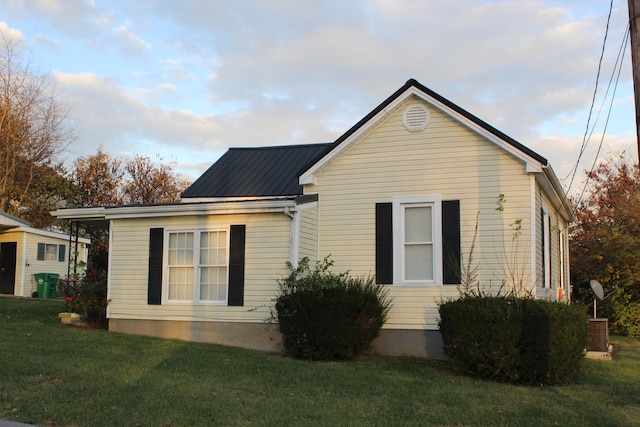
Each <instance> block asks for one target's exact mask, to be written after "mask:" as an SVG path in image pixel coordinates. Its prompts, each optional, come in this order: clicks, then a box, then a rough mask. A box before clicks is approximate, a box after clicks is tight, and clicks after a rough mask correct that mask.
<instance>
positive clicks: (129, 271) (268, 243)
mask: <svg viewBox="0 0 640 427" xmlns="http://www.w3.org/2000/svg"><path fill="white" fill-rule="evenodd" d="M290 223H291V219H290V218H289V217H288V216H286V215H284V214H282V213H280V214H250V215H208V216H207V215H201V216H182V217H168V218H140V219H116V220H112V225H111V230H112V231H111V245H112V247H111V263H112V264H111V265H112V266H113V268H112V270H111V277H110V282H109V297H110V298H111V303H110V305H109V317H110V318H112V319H147V320H186V321H220V322H264V321H267V320H268V319H269V317H270V315H271V307H272V306H273V298H274V297H275V295H276V291H277V286H276V279H279V278H281V277H283V276H284V275H285V274H286V273H287V269H286V265H285V262H286V261H287V260H288V259H289V243H290ZM240 224H244V225H246V246H245V284H244V306H243V307H229V306H220V305H194V304H173V303H168V304H162V305H148V304H147V280H148V277H147V276H148V268H149V229H150V228H156V227H161V228H164V229H165V230H166V229H194V228H199V229H205V228H215V227H228V226H230V225H240Z"/></svg>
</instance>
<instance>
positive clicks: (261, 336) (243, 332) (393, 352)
mask: <svg viewBox="0 0 640 427" xmlns="http://www.w3.org/2000/svg"><path fill="white" fill-rule="evenodd" d="M109 330H110V331H113V332H121V333H126V334H134V335H146V336H153V337H160V338H170V339H180V340H185V341H195V342H206V343H214V344H222V345H228V346H233V347H242V348H248V349H252V350H260V351H265V352H269V353H281V352H282V335H281V334H280V332H279V331H278V325H277V324H270V323H231V322H229V323H224V322H189V321H172V320H135V319H110V320H109ZM371 353H373V354H381V355H389V356H415V357H428V358H434V359H444V358H445V356H444V353H443V351H442V338H441V336H440V332H439V331H433V330H429V331H425V330H398V329H383V330H382V331H380V336H379V337H378V338H376V340H375V341H374V342H373V348H372V350H371Z"/></svg>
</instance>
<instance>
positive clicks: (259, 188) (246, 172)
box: [182, 143, 331, 198]
mask: <svg viewBox="0 0 640 427" xmlns="http://www.w3.org/2000/svg"><path fill="white" fill-rule="evenodd" d="M329 147H331V143H325V144H306V145H285V146H277V147H258V148H230V149H229V151H227V152H226V153H225V154H224V155H223V156H222V157H221V158H220V159H219V160H218V161H217V162H215V163H214V164H213V165H212V166H211V167H210V168H209V169H208V170H207V171H206V172H205V173H203V174H202V175H201V176H200V177H199V178H198V179H197V180H196V181H195V182H194V183H193V184H191V186H190V187H189V188H187V189H186V190H185V191H184V193H182V197H183V198H217V197H253V196H256V197H264V196H295V195H301V194H302V186H301V185H299V184H298V176H299V175H298V172H299V171H300V170H301V169H304V168H306V167H308V166H309V163H310V162H311V161H312V160H314V159H316V158H318V156H321V155H322V154H323V153H324V152H325V150H326V149H327V148H329Z"/></svg>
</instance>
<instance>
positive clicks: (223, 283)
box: [200, 267, 227, 302]
mask: <svg viewBox="0 0 640 427" xmlns="http://www.w3.org/2000/svg"><path fill="white" fill-rule="evenodd" d="M200 300H202V301H221V302H224V301H226V300H227V269H226V267H202V268H201V269H200Z"/></svg>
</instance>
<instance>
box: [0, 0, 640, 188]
mask: <svg viewBox="0 0 640 427" xmlns="http://www.w3.org/2000/svg"><path fill="white" fill-rule="evenodd" d="M608 10H609V2H608V1H604V0H600V1H595V0H575V1H573V0H567V1H562V0H559V1H532V0H511V1H489V0H484V1H470V0H459V1H456V2H449V1H447V2H444V1H441V0H422V1H418V0H397V1H394V0H373V1H357V0H340V1H333V0H331V1H323V2H318V1H305V0H273V1H259V0H254V1H249V0H246V1H245V0H238V1H233V2H230V1H222V0H220V1H215V0H181V1H179V2H178V1H171V0H164V1H162V0H123V1H119V0H4V1H2V2H1V3H0V30H1V31H3V32H4V33H5V34H9V35H11V36H13V37H17V38H18V39H19V40H21V41H22V46H23V47H24V49H25V52H30V54H31V60H32V61H33V62H34V63H35V65H36V66H37V68H38V69H39V70H40V71H42V72H48V73H50V74H51V77H52V79H53V80H54V81H55V84H56V90H57V94H58V96H59V98H60V99H61V100H62V101H63V102H65V103H66V104H67V105H68V106H69V108H70V110H69V117H70V118H71V121H72V124H73V126H74V127H75V133H76V135H77V140H76V141H75V142H74V144H73V145H72V146H71V147H70V149H69V152H68V153H67V156H68V158H70V159H73V158H74V157H77V156H82V155H87V154H93V153H95V152H96V150H97V148H98V147H99V146H100V145H102V146H103V148H104V149H105V151H107V152H108V153H110V154H111V155H113V156H121V155H127V154H134V153H135V154H140V155H145V156H149V157H152V158H155V157H156V155H159V156H161V157H162V158H164V159H165V160H166V161H176V162H177V169H178V170H179V171H180V172H182V173H183V174H185V175H186V176H187V177H189V178H190V179H194V178H195V177H197V176H198V175H199V174H200V173H201V172H203V171H204V170H205V169H206V168H207V167H208V166H210V165H211V164H212V163H213V162H214V161H215V160H217V159H218V158H219V157H220V156H221V155H222V154H223V153H224V152H225V151H226V149H227V148H229V147H236V146H262V145H283V144H300V143H312V142H328V141H332V140H334V139H335V138H337V137H338V136H339V135H340V134H341V133H343V132H344V131H346V130H347V129H348V128H349V127H351V126H352V125H353V124H354V123H355V122H357V121H358V120H359V119H360V118H362V117H363V116H364V115H366V114H367V113H368V112H369V111H370V110H372V109H373V108H375V107H376V106H377V105H378V104H379V103H380V102H382V101H383V100H384V99H385V98H386V97H387V96H389V95H390V94H391V93H392V92H394V91H395V90H396V89H397V88H399V87H400V86H402V85H403V84H404V82H405V81H406V80H408V79H409V78H415V79H417V80H419V81H420V82H421V83H423V84H424V85H425V86H427V87H429V88H430V89H432V90H434V91H435V92H437V93H439V94H440V95H442V96H444V97H445V98H447V99H449V100H450V101H452V102H454V103H456V104H458V105H459V106H461V107H462V108H465V109H467V110H468V111H470V112H471V113H473V114H475V115H477V116H479V117H480V118H482V119H483V120H485V121H487V122H488V123H490V124H491V125H493V126H495V127H497V128H498V129H500V130H501V131H503V132H505V133H506V134H508V135H510V136H511V137H513V138H515V139H516V140H518V141H520V142H522V143H523V144H525V145H527V146H528V147H529V148H531V149H533V150H534V151H536V152H538V153H539V154H541V155H543V156H544V157H546V158H547V159H549V160H550V162H551V164H552V166H553V168H554V170H555V171H556V174H557V175H558V177H559V178H560V179H561V180H562V179H563V178H564V177H565V176H567V174H569V172H570V171H571V168H572V166H573V165H574V163H575V162H576V160H577V158H578V152H579V150H580V145H581V142H582V136H583V134H584V132H585V127H586V124H587V117H588V110H589V106H590V102H591V97H592V96H593V90H594V85H595V79H596V72H597V66H598V59H599V57H600V53H601V47H602V43H603V38H604V33H605V25H606V18H607V14H608ZM627 22H628V14H627V1H626V0H614V2H613V12H612V18H611V23H610V31H609V35H608V42H607V46H606V51H605V56H604V60H603V68H602V71H601V83H600V87H601V89H600V91H599V93H598V94H597V98H596V114H597V109H598V107H599V106H600V105H601V104H602V105H604V110H603V112H602V113H601V117H600V118H599V119H598V121H597V124H596V128H595V129H594V132H593V137H592V138H591V140H590V142H589V144H588V146H587V150H586V153H585V155H584V156H583V160H582V162H581V164H580V166H579V173H578V176H577V179H578V181H577V183H576V184H574V187H575V186H576V185H577V186H578V187H579V186H580V182H581V180H582V178H583V173H582V171H583V170H584V169H587V168H590V166H591V162H593V160H594V158H595V154H596V150H597V147H598V144H599V143H600V140H601V139H603V146H602V151H601V155H600V157H603V156H604V155H606V154H608V153H619V152H621V151H623V150H626V151H627V155H628V156H629V157H632V158H634V159H637V155H638V154H637V149H636V143H635V118H634V109H633V86H632V81H631V65H630V64H631V61H630V54H629V48H628V47H627V50H626V56H625V60H624V63H623V65H622V72H621V74H620V80H619V83H618V86H617V88H616V97H615V99H614V105H613V108H612V113H611V118H610V121H609V125H608V128H607V132H606V134H605V135H604V137H603V138H602V132H603V126H604V123H605V119H606V117H605V116H606V112H607V110H608V105H609V102H610V97H609V98H607V99H604V98H603V97H604V91H605V90H606V87H607V84H608V82H609V79H610V77H611V75H612V72H613V67H614V63H615V60H616V56H617V54H618V50H619V49H620V46H621V44H622V41H623V37H624V32H625V29H626V25H627ZM609 96H610V95H609ZM592 122H593V119H592ZM574 191H575V190H574Z"/></svg>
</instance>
